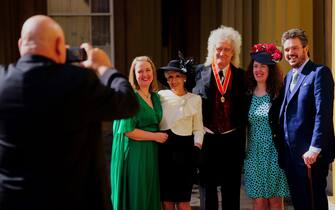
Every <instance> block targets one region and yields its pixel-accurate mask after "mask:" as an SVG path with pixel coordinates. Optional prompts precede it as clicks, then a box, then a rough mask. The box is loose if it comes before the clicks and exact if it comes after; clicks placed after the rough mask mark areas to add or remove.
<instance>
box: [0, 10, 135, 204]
mask: <svg viewBox="0 0 335 210" xmlns="http://www.w3.org/2000/svg"><path fill="white" fill-rule="evenodd" d="M18 45H19V49H20V54H21V58H20V59H19V60H18V61H17V63H15V64H11V65H9V66H0V209H1V210H42V209H43V210H105V209H110V208H111V207H110V206H111V205H110V197H109V188H110V186H109V184H108V179H107V175H106V174H107V173H106V171H105V162H104V161H105V158H104V150H103V142H102V141H101V139H100V137H101V121H103V120H107V121H110V120H113V119H118V118H126V117H131V116H132V115H133V114H134V113H135V112H136V111H137V109H138V103H137V101H136V98H135V95H134V93H133V90H132V87H131V86H130V84H129V83H128V81H127V79H126V78H125V77H124V76H122V75H121V74H120V73H118V72H117V70H115V69H113V68H112V64H111V62H110V60H109V58H108V56H107V55H106V54H105V53H104V52H103V51H102V50H100V49H96V48H95V49H94V48H92V47H91V46H90V45H88V44H84V45H83V47H85V49H86V51H87V54H88V60H87V61H85V62H83V63H82V65H83V66H84V67H85V68H82V67H78V66H74V65H68V64H65V57H66V50H65V40H64V33H63V30H62V29H61V27H60V26H59V25H58V24H57V23H56V22H55V21H54V20H53V19H51V18H49V17H46V16H42V15H38V16H33V17H31V18H29V19H28V20H27V21H26V22H25V23H24V25H23V27H22V32H21V38H20V39H19V42H18Z"/></svg>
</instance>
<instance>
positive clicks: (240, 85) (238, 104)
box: [193, 64, 247, 156]
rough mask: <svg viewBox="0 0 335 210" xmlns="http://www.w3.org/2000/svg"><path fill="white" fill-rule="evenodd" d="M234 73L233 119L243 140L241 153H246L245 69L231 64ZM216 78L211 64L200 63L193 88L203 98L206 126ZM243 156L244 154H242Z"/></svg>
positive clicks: (203, 114) (203, 113)
mask: <svg viewBox="0 0 335 210" xmlns="http://www.w3.org/2000/svg"><path fill="white" fill-rule="evenodd" d="M230 67H231V73H232V74H231V75H232V88H231V103H232V104H231V120H232V123H233V125H234V126H236V127H237V128H238V133H239V134H240V141H241V150H240V151H241V153H243V154H244V147H245V137H246V136H245V124H246V121H245V112H246V104H247V101H246V94H245V93H246V86H245V71H244V70H243V69H240V68H236V67H235V66H234V65H232V64H230ZM212 79H214V74H213V70H212V67H211V66H204V65H198V66H197V68H196V86H195V87H194V88H193V93H194V94H198V95H200V96H201V98H202V116H203V122H204V126H206V124H207V123H208V120H209V116H210V109H211V107H212V103H213V100H210V99H209V98H208V97H209V95H210V82H211V80H212ZM242 156H243V155H242Z"/></svg>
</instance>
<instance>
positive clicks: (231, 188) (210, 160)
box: [199, 131, 244, 210]
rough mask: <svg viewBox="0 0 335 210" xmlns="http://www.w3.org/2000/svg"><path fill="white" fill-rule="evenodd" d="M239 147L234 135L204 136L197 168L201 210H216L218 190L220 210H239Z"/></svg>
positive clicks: (239, 144)
mask: <svg viewBox="0 0 335 210" xmlns="http://www.w3.org/2000/svg"><path fill="white" fill-rule="evenodd" d="M243 145H244V144H243V139H241V138H240V135H239V133H238V131H233V132H231V133H228V134H223V135H221V134H206V135H205V138H204V143H203V148H202V151H203V153H202V155H203V163H202V164H201V165H200V167H199V170H200V188H201V189H200V190H201V193H200V196H201V198H200V199H201V204H202V209H206V210H215V209H218V191H217V187H218V186H220V187H221V202H222V203H221V205H222V210H239V209H240V185H241V169H242V163H243V154H244V153H243V151H241V150H242V149H244V147H243ZM203 207H205V208H203Z"/></svg>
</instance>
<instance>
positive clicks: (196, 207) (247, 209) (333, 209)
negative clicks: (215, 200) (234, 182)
mask: <svg viewBox="0 0 335 210" xmlns="http://www.w3.org/2000/svg"><path fill="white" fill-rule="evenodd" d="M199 199H200V195H199V190H198V187H197V186H196V185H195V186H194V188H193V191H192V199H191V207H192V210H200V200H199ZM330 199H331V198H330V197H329V200H330ZM284 204H285V209H284V210H294V209H293V206H292V205H290V203H289V202H284ZM251 209H252V204H251V200H250V199H249V198H248V197H247V196H246V194H245V192H244V189H243V187H242V188H241V208H240V210H251ZM329 210H335V204H334V202H329Z"/></svg>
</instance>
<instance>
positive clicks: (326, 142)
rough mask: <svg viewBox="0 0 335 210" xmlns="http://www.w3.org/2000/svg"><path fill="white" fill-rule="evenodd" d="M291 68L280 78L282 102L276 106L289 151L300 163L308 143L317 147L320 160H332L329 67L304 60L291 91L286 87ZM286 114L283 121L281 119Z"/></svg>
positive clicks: (333, 152)
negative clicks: (282, 88) (279, 105)
mask: <svg viewBox="0 0 335 210" xmlns="http://www.w3.org/2000/svg"><path fill="white" fill-rule="evenodd" d="M292 74H293V71H292V70H291V71H290V72H289V73H288V74H287V76H286V77H285V81H284V101H283V104H282V106H281V109H280V122H281V124H282V126H281V127H283V128H284V123H286V125H287V126H286V128H287V130H284V135H287V136H286V139H287V140H288V141H287V142H286V144H287V145H288V146H289V148H290V150H291V152H292V154H294V155H296V156H295V157H296V159H297V160H299V161H301V162H302V163H301V164H303V159H302V158H301V157H302V155H303V154H304V153H305V152H306V151H308V149H309V147H310V146H314V147H317V148H321V153H320V155H319V157H320V159H321V160H324V161H326V162H329V163H330V162H332V161H333V160H334V155H335V149H334V128H333V101H334V81H333V77H332V73H331V71H330V69H329V68H327V67H326V66H322V65H317V64H315V63H313V62H312V61H308V62H307V63H306V65H305V66H304V68H303V69H302V71H301V74H300V76H299V78H298V81H297V84H296V85H295V88H294V90H293V91H292V93H290V90H289V87H290V82H291V79H292ZM284 115H286V122H285V121H284V119H285V118H284Z"/></svg>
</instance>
